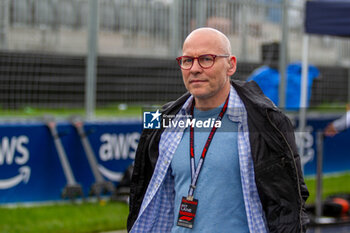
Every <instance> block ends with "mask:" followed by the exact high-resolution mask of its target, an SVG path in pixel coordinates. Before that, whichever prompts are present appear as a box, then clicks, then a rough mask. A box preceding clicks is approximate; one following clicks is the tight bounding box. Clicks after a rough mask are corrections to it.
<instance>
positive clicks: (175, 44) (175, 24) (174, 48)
mask: <svg viewBox="0 0 350 233" xmlns="http://www.w3.org/2000/svg"><path fill="white" fill-rule="evenodd" d="M179 2H180V1H178V0H177V1H173V3H172V4H171V6H170V7H171V9H170V20H169V24H170V25H169V28H171V32H170V34H171V35H170V43H171V54H170V56H174V57H176V56H177V55H178V51H179V47H180V42H179V38H180V37H179V35H180V25H179V19H178V16H179Z"/></svg>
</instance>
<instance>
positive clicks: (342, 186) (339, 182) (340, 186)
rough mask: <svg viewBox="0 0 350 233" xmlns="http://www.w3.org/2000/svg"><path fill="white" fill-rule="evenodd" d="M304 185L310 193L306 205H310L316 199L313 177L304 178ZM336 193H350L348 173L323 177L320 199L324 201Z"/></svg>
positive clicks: (349, 174)
mask: <svg viewBox="0 0 350 233" xmlns="http://www.w3.org/2000/svg"><path fill="white" fill-rule="evenodd" d="M305 183H306V185H307V187H308V189H309V192H310V197H309V199H308V200H307V203H308V204H312V203H314V202H315V199H316V180H315V177H307V178H305ZM336 193H350V173H342V174H338V175H328V176H324V177H323V192H322V198H323V199H325V198H326V197H328V196H329V195H332V194H336Z"/></svg>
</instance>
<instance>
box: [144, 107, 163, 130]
mask: <svg viewBox="0 0 350 233" xmlns="http://www.w3.org/2000/svg"><path fill="white" fill-rule="evenodd" d="M161 115H162V114H161V113H160V112H159V109H158V110H157V111H156V112H144V113H143V128H144V129H160V116H161Z"/></svg>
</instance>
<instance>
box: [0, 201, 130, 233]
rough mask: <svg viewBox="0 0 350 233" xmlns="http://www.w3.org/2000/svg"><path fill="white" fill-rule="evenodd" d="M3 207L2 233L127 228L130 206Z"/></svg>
mask: <svg viewBox="0 0 350 233" xmlns="http://www.w3.org/2000/svg"><path fill="white" fill-rule="evenodd" d="M101 203H102V204H99V203H83V204H56V205H47V206H37V207H16V208H5V207H1V208H0V216H1V218H0V233H93V232H101V231H112V230H120V229H126V219H127V215H128V211H129V210H128V205H127V204H124V203H117V202H113V203H112V202H108V203H106V204H104V202H101Z"/></svg>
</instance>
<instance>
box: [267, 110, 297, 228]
mask: <svg viewBox="0 0 350 233" xmlns="http://www.w3.org/2000/svg"><path fill="white" fill-rule="evenodd" d="M266 115H267V119H268V120H269V122H270V124H271V125H272V126H273V127H274V128H275V129H276V130H277V131H278V132H279V134H280V135H281V136H282V137H283V139H284V141H285V142H286V144H287V146H288V149H289V151H290V153H291V155H292V157H293V163H294V169H295V174H296V176H297V183H298V194H299V198H300V211H299V221H300V222H299V223H300V232H302V231H303V226H302V222H301V221H302V220H301V217H302V216H301V212H302V210H303V208H302V202H303V201H302V197H301V190H300V182H299V174H298V170H297V165H296V162H295V159H294V154H293V150H292V148H291V147H290V145H289V143H288V141H287V139H286V137H285V136H284V134H283V133H282V132H281V131H280V130H279V129H278V128H277V126H276V125H275V124H274V123H273V122H272V120H271V119H270V116H269V114H268V112H267V109H266Z"/></svg>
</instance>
